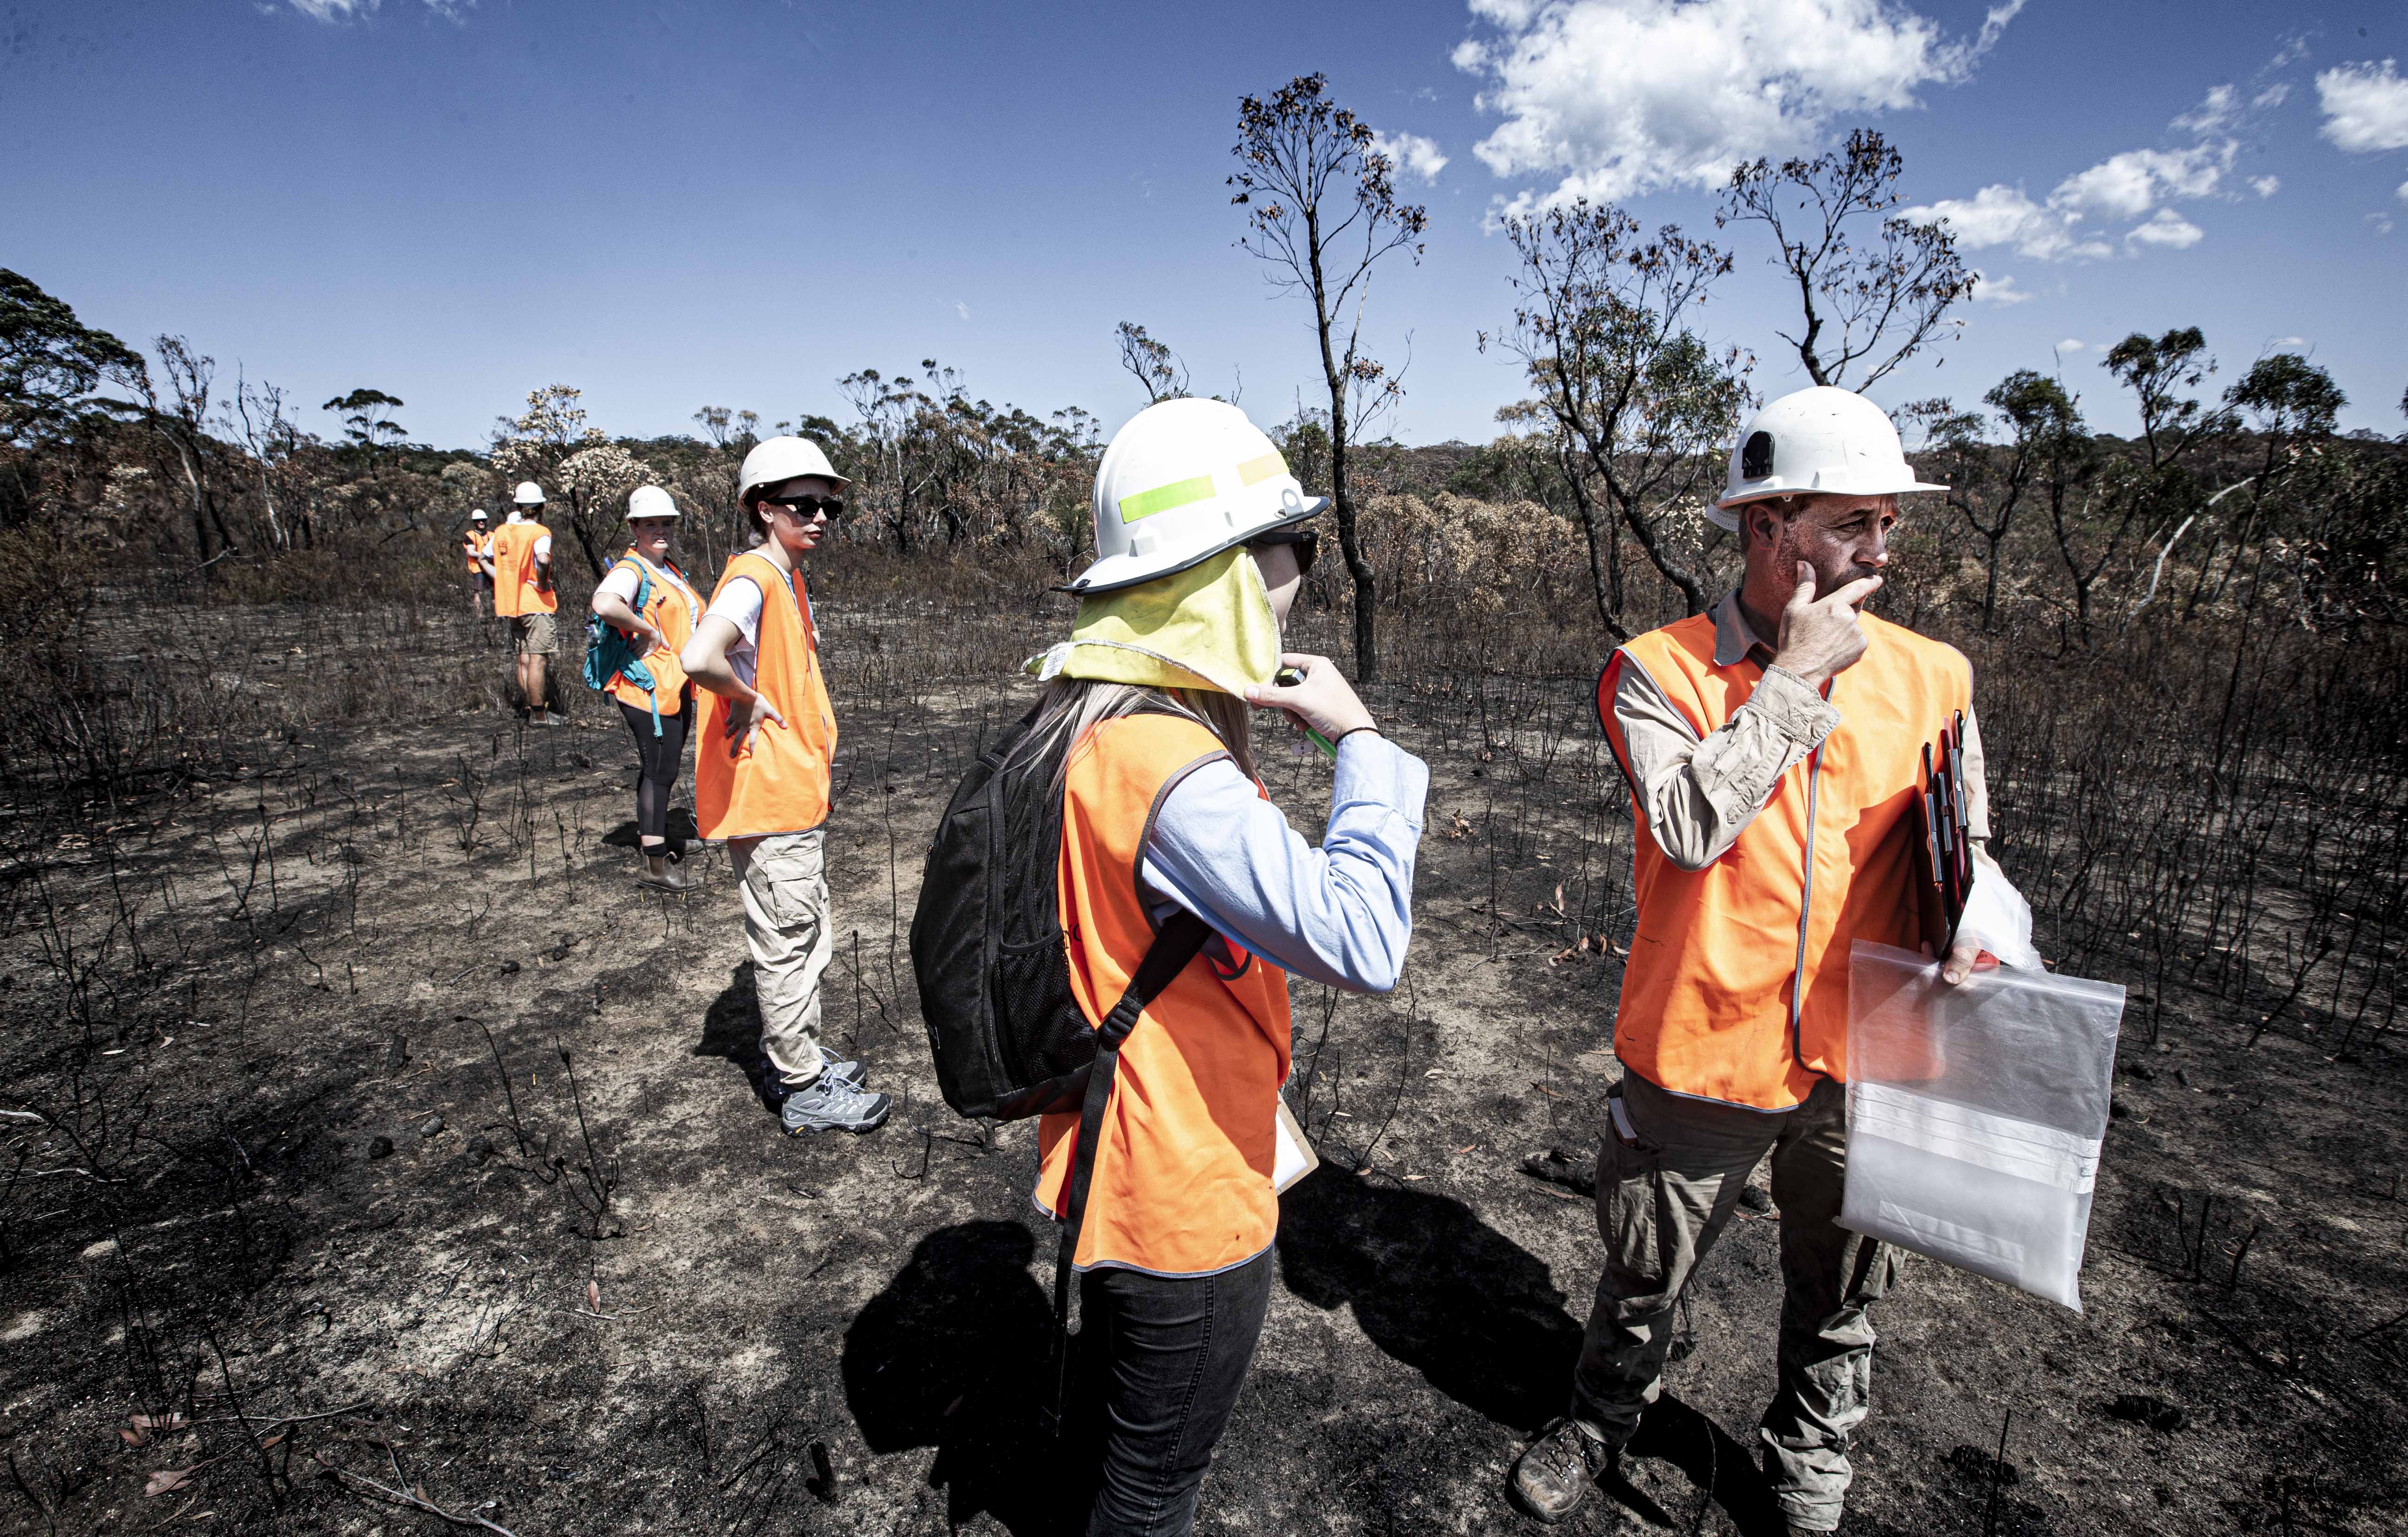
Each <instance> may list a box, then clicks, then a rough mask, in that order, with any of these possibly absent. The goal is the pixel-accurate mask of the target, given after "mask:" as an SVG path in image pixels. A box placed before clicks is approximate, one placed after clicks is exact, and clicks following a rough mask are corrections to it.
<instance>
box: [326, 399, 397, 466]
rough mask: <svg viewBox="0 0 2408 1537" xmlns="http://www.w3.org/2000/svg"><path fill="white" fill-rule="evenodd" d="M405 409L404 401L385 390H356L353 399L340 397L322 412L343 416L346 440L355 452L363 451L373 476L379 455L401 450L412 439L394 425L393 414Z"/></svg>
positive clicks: (328, 403) (395, 423)
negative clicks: (392, 450)
mask: <svg viewBox="0 0 2408 1537" xmlns="http://www.w3.org/2000/svg"><path fill="white" fill-rule="evenodd" d="M402 405H403V401H402V399H401V397H400V396H399V395H387V394H385V393H384V392H383V391H382V390H366V389H361V390H353V391H352V392H351V394H349V395H337V396H335V398H334V399H332V400H329V401H327V402H326V403H325V404H324V405H322V406H321V407H319V408H318V409H320V410H326V411H335V412H337V413H339V415H340V418H341V420H342V424H343V436H344V437H345V438H349V439H350V440H351V446H352V447H353V448H356V449H358V450H359V451H360V452H361V454H362V455H363V456H364V457H365V458H366V460H367V462H368V467H369V470H370V472H371V473H373V472H374V470H375V467H376V451H377V450H378V449H380V448H392V447H397V446H399V445H400V444H401V443H402V442H403V441H405V440H406V439H407V438H409V433H408V432H407V431H406V430H405V429H404V428H403V426H402V424H400V423H398V422H395V421H394V420H393V418H392V415H391V413H392V412H394V411H397V410H399V409H401V408H402Z"/></svg>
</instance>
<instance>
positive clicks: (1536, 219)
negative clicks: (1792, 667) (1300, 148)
mask: <svg viewBox="0 0 2408 1537" xmlns="http://www.w3.org/2000/svg"><path fill="white" fill-rule="evenodd" d="M1505 235H1506V238H1507V239H1509V240H1510V241H1512V246H1513V250H1514V252H1515V254H1517V255H1518V256H1520V258H1521V266H1520V268H1519V269H1518V270H1517V271H1516V272H1515V273H1514V275H1513V276H1512V279H1511V280H1510V281H1511V282H1512V286H1513V294H1514V299H1515V305H1514V309H1513V320H1512V324H1510V325H1508V326H1507V327H1505V328H1504V329H1503V330H1502V331H1499V332H1498V333H1495V334H1493V335H1492V334H1490V333H1485V332H1484V333H1482V335H1481V338H1480V344H1481V347H1482V349H1483V350H1486V349H1487V348H1488V347H1490V346H1496V347H1498V348H1501V349H1502V350H1503V351H1504V352H1506V353H1507V354H1509V355H1510V356H1512V357H1515V358H1518V359H1520V360H1521V362H1522V364H1523V366H1524V369H1525V372H1526V373H1527V377H1528V379H1529V381H1530V383H1531V385H1532V386H1533V387H1534V388H1535V389H1536V390H1537V391H1538V404H1539V406H1540V407H1541V409H1543V410H1544V411H1545V413H1546V415H1547V416H1548V417H1550V418H1551V419H1552V421H1553V423H1554V425H1555V429H1556V431H1557V432H1559V433H1561V434H1562V437H1563V440H1564V444H1565V445H1566V447H1567V449H1568V450H1569V452H1568V453H1567V456H1566V460H1565V468H1566V469H1567V470H1568V471H1569V473H1567V474H1566V476H1565V481H1566V488H1567V489H1568V490H1569V491H1570V494H1571V497H1572V502H1573V508H1574V511H1575V514H1576V517H1577V521H1578V522H1579V523H1580V524H1581V527H1582V529H1583V530H1584V533H1585V534H1586V536H1587V543H1588V554H1589V581H1590V586H1591V590H1592V591H1593V593H1594V594H1595V596H1596V600H1597V613H1598V619H1599V620H1600V621H1601V622H1602V623H1603V624H1604V625H1605V627H1606V629H1607V631H1608V632H1609V633H1611V634H1612V635H1613V636H1614V637H1615V638H1616V639H1627V638H1628V636H1629V634H1630V625H1629V622H1628V621H1627V618H1626V617H1625V615H1624V612H1623V584H1622V574H1621V568H1620V560H1621V556H1620V535H1619V532H1618V530H1619V529H1621V528H1625V527H1627V528H1628V529H1629V531H1630V533H1631V535H1632V537H1633V538H1634V539H1637V540H1638V542H1639V546H1640V548H1641V550H1642V551H1644V552H1645V553H1646V555H1647V558H1648V560H1649V561H1650V562H1651V563H1652V564H1653V565H1654V566H1655V567H1656V570H1657V571H1658V572H1660V573H1662V575H1663V577H1664V580H1665V581H1667V582H1670V583H1671V584H1672V585H1673V586H1674V587H1676V588H1678V589H1679V590H1680V592H1681V596H1682V597H1683V599H1684V601H1685V602H1686V603H1687V605H1688V610H1689V611H1690V612H1692V613H1698V612H1702V611H1703V610H1705V608H1706V607H1707V605H1708V604H1710V603H1711V602H1712V601H1713V596H1714V594H1713V592H1712V591H1711V587H1712V584H1713V578H1712V575H1711V573H1710V572H1709V570H1708V569H1707V567H1706V565H1705V562H1704V559H1703V551H1702V549H1701V548H1700V547H1699V544H1698V542H1697V539H1696V528H1697V524H1698V519H1697V518H1696V516H1695V514H1696V511H1697V510H1698V508H1699V505H1700V503H1701V502H1702V501H1703V499H1704V496H1705V495H1706V493H1707V492H1708V490H1709V489H1710V486H1709V482H1711V481H1713V479H1714V478H1715V477H1716V476H1717V475H1719V473H1720V470H1719V467H1718V466H1717V464H1716V462H1715V460H1716V454H1715V452H1714V451H1715V450H1716V449H1717V448H1718V447H1719V446H1721V445H1722V444H1725V443H1727V442H1728V441H1729V440H1730V438H1732V437H1733V436H1734V435H1735V434H1736V433H1737V431H1738V426H1739V417H1740V413H1741V412H1742V410H1744V409H1746V408H1747V405H1748V403H1749V398H1750V397H1749V394H1748V388H1747V372H1748V360H1747V359H1746V358H1745V357H1743V356H1742V354H1741V353H1740V352H1739V351H1738V350H1737V349H1736V348H1724V349H1720V350H1717V349H1716V348H1714V347H1713V346H1712V345H1710V344H1709V343H1708V342H1707V341H1706V340H1705V338H1702V337H1701V336H1699V333H1698V332H1697V330H1696V329H1695V326H1694V320H1695V317H1696V313H1697V310H1698V309H1699V308H1700V307H1701V306H1702V305H1703V304H1704V303H1705V301H1706V296H1707V294H1708V293H1709V292H1710V291H1711V289H1712V288H1713V284H1714V282H1715V281H1716V280H1719V279H1721V278H1723V277H1724V276H1726V275H1727V274H1728V273H1729V271H1730V269H1731V259H1730V257H1729V256H1727V255H1726V254H1725V253H1723V252H1722V251H1718V250H1716V249H1715V248H1714V247H1713V245H1711V244H1709V243H1707V242H1705V241H1702V240H1693V239H1690V238H1689V237H1686V236H1684V235H1683V234H1682V233H1681V231H1680V230H1679V229H1678V228H1677V227H1676V226H1673V225H1670V224H1668V225H1666V226H1664V228H1662V229H1661V230H1659V231H1657V232H1656V237H1655V238H1654V239H1652V240H1642V239H1641V237H1640V230H1639V222H1638V221H1637V220H1636V219H1633V218H1632V217H1631V216H1630V215H1629V214H1627V213H1626V212H1624V211H1623V210H1622V209H1621V208H1617V207H1614V206H1613V205H1612V204H1603V205H1600V204H1594V203H1591V202H1589V201H1588V200H1587V199H1585V198H1578V199H1575V200H1573V201H1572V202H1570V203H1569V204H1565V205H1561V206H1559V207H1556V208H1550V209H1548V210H1546V211H1545V212H1543V213H1536V214H1528V215H1514V216H1511V217H1509V218H1507V220H1506V221H1505ZM1600 496H1602V500H1603V502H1604V507H1603V508H1602V510H1600V509H1599V508H1598V505H1597V504H1598V499H1599V497H1600Z"/></svg>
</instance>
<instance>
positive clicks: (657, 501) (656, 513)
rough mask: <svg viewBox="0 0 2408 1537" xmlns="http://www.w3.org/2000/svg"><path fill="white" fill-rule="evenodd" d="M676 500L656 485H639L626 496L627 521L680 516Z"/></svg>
mask: <svg viewBox="0 0 2408 1537" xmlns="http://www.w3.org/2000/svg"><path fill="white" fill-rule="evenodd" d="M678 516H681V514H680V513H679V511H678V504H677V498H676V497H675V496H670V495H669V494H668V493H667V492H666V491H663V490H662V489H661V488H660V487H659V486H656V485H639V486H638V487H637V488H636V489H635V490H633V491H631V492H629V493H628V494H627V521H628V522H629V523H633V522H635V521H636V520H637V519H638V518H674V517H678Z"/></svg>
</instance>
